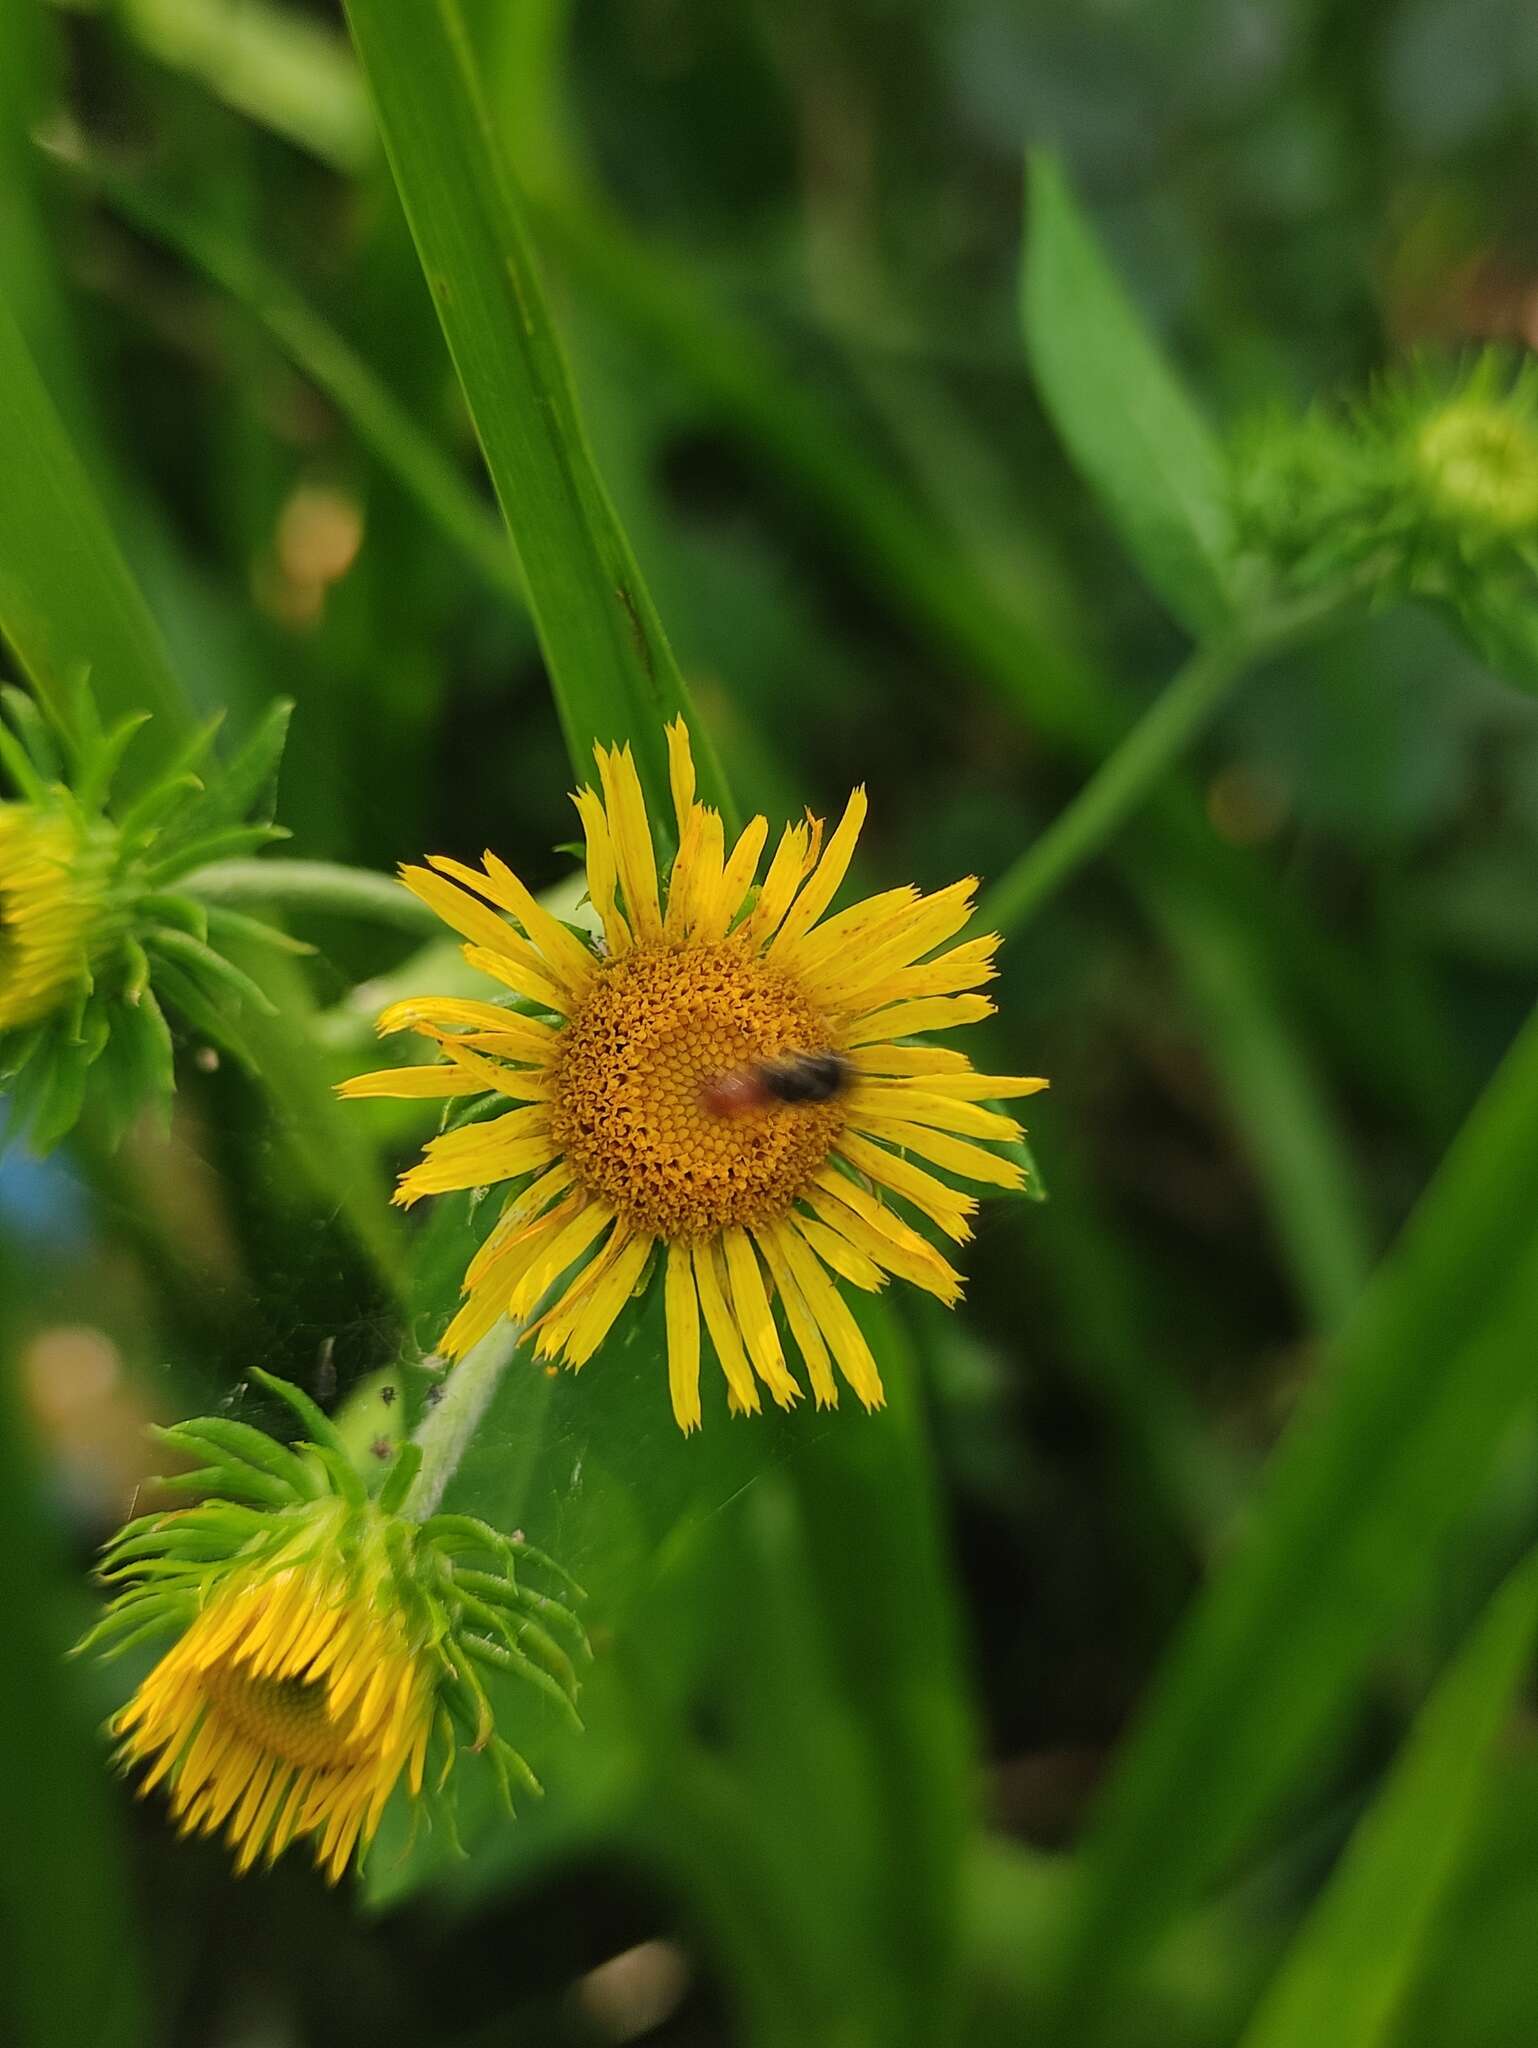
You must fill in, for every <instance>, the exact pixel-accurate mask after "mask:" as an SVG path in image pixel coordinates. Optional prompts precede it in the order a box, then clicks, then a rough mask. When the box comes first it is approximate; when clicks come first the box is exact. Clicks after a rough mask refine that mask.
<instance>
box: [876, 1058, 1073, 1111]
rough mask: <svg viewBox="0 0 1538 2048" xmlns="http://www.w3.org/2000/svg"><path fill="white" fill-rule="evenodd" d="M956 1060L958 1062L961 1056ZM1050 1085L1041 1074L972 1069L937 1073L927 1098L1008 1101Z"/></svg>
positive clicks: (927, 1082) (927, 1086)
mask: <svg viewBox="0 0 1538 2048" xmlns="http://www.w3.org/2000/svg"><path fill="white" fill-rule="evenodd" d="M954 1057H955V1058H957V1059H958V1060H959V1059H961V1058H962V1054H960V1053H957V1054H955V1056H954ZM878 1071H879V1070H878ZM1051 1086H1052V1083H1051V1082H1050V1081H1046V1080H1043V1078H1042V1077H1041V1075H1040V1074H975V1073H973V1072H972V1071H971V1068H970V1067H968V1069H967V1071H966V1072H965V1073H959V1072H958V1073H949V1074H942V1073H934V1074H929V1075H926V1077H925V1080H924V1092H925V1094H926V1095H951V1096H954V1097H955V1098H956V1100H957V1101H958V1102H1007V1101H1008V1100H1009V1099H1010V1098H1011V1097H1012V1096H1016V1095H1039V1094H1040V1093H1041V1091H1042V1090H1043V1088H1050V1087H1051Z"/></svg>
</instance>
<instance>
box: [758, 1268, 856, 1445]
mask: <svg viewBox="0 0 1538 2048" xmlns="http://www.w3.org/2000/svg"><path fill="white" fill-rule="evenodd" d="M753 1237H754V1240H755V1242H756V1243H757V1245H758V1249H759V1251H760V1252H761V1253H762V1254H763V1259H764V1264H765V1265H766V1266H767V1267H768V1268H769V1271H770V1274H771V1276H772V1277H773V1280H774V1284H775V1287H776V1289H777V1291H778V1293H779V1297H780V1300H781V1302H782V1303H783V1304H784V1307H785V1320H786V1322H787V1323H789V1325H790V1333H791V1335H792V1336H793V1337H794V1338H795V1340H796V1348H797V1349H798V1350H799V1351H800V1353H801V1357H802V1360H803V1362H804V1363H805V1366H806V1376H807V1378H808V1379H809V1380H810V1381H811V1383H812V1399H813V1401H814V1402H815V1403H816V1404H817V1406H818V1407H819V1408H836V1407H837V1406H838V1384H837V1382H836V1381H835V1379H834V1377H833V1364H832V1360H831V1359H830V1358H829V1356H828V1347H827V1345H826V1344H825V1343H824V1342H823V1337H822V1332H821V1330H819V1329H818V1327H817V1318H816V1317H815V1316H814V1315H813V1314H812V1312H811V1310H810V1309H809V1308H808V1307H807V1305H806V1297H805V1295H804V1294H803V1293H802V1292H801V1289H800V1287H799V1286H798V1285H797V1282H796V1277H795V1275H794V1274H793V1273H792V1272H791V1270H790V1266H789V1263H788V1262H787V1260H786V1258H785V1254H784V1253H783V1252H782V1251H781V1250H780V1247H779V1245H778V1244H777V1243H776V1241H775V1238H774V1234H773V1232H772V1231H769V1230H766V1229H763V1228H760V1229H757V1230H755V1231H754V1233H753Z"/></svg>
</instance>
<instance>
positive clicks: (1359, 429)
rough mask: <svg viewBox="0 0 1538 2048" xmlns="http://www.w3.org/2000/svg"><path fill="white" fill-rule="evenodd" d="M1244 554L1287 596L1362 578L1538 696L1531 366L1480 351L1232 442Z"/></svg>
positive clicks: (1537, 375) (1371, 589)
mask: <svg viewBox="0 0 1538 2048" xmlns="http://www.w3.org/2000/svg"><path fill="white" fill-rule="evenodd" d="M1235 516H1236V523H1237V526H1238V530H1239V534H1240V538H1241V542H1242V544H1243V545H1244V547H1245V548H1246V549H1247V550H1248V551H1249V552H1250V553H1251V554H1253V555H1257V556H1259V557H1261V558H1262V559H1263V560H1264V561H1265V562H1266V563H1267V564H1268V565H1269V567H1270V570H1271V572H1272V574H1273V575H1274V576H1275V578H1276V579H1277V580H1278V581H1279V582H1280V583H1281V584H1282V585H1283V586H1284V587H1285V588H1290V589H1294V590H1298V589H1309V588H1314V587H1316V586H1319V585H1321V584H1325V583H1328V582H1331V581H1333V580H1336V579H1339V578H1342V577H1346V576H1353V575H1357V576H1360V577H1361V578H1362V581H1363V586H1364V589H1365V590H1366V591H1367V592H1368V593H1369V594H1372V595H1375V596H1378V597H1380V598H1382V597H1403V598H1416V599H1421V600H1424V601H1427V602H1429V603H1432V604H1434V605H1436V606H1438V607H1439V608H1441V609H1443V610H1445V611H1446V612H1448V613H1449V614H1450V615H1451V617H1452V618H1453V619H1454V621H1455V622H1456V623H1457V624H1458V626H1459V627H1460V628H1461V629H1462V631H1463V632H1464V633H1465V634H1466V635H1467V637H1468V638H1469V639H1470V640H1471V641H1472V642H1473V643H1474V645H1475V646H1476V647H1477V648H1478V650H1479V652H1480V653H1481V655H1482V656H1483V657H1484V658H1485V659H1486V660H1487V661H1489V662H1490V664H1491V665H1492V666H1493V667H1494V668H1496V669H1498V670H1500V671H1501V672H1502V673H1504V674H1506V675H1509V676H1510V677H1512V678H1513V679H1514V680H1516V681H1519V682H1522V683H1525V684H1527V685H1529V686H1533V685H1535V684H1538V623H1535V622H1538V612H1535V610H1534V600H1535V599H1538V365H1535V364H1533V363H1532V362H1531V361H1528V362H1523V363H1521V364H1518V363H1516V362H1515V361H1514V359H1513V358H1512V357H1511V356H1510V355H1509V353H1508V352H1506V351H1504V350H1501V349H1486V350H1483V351H1481V352H1480V353H1479V354H1478V355H1477V356H1474V357H1473V358H1471V359H1470V360H1468V361H1466V362H1465V363H1463V364H1461V365H1459V366H1457V367H1454V368H1448V367H1446V366H1438V365H1436V364H1433V363H1430V362H1418V363H1415V364H1412V365H1411V366H1410V367H1408V368H1407V369H1405V370H1402V371H1400V372H1397V373H1395V374H1394V375H1391V376H1388V377H1385V378H1384V379H1382V381H1381V382H1380V383H1379V384H1378V385H1376V386H1375V387H1374V389H1373V390H1372V391H1371V392H1370V393H1369V394H1368V395H1367V397H1365V398H1364V399H1361V400H1360V401H1358V402H1357V403H1355V404H1353V405H1350V406H1346V407H1341V408H1335V409H1331V408H1326V407H1323V406H1316V407H1314V408H1312V409H1311V410H1310V411H1309V412H1307V413H1305V414H1304V415H1303V416H1302V417H1296V416H1293V415H1287V414H1282V413H1274V414H1272V415H1271V416H1269V417H1267V418H1265V419H1263V420H1261V421H1259V422H1258V423H1256V424H1255V425H1253V426H1252V427H1250V428H1249V429H1248V430H1247V431H1246V432H1244V433H1242V434H1241V435H1240V437H1239V438H1238V441H1237V443H1236V448H1235Z"/></svg>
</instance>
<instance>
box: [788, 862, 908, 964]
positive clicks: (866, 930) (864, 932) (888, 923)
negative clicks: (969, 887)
mask: <svg viewBox="0 0 1538 2048" xmlns="http://www.w3.org/2000/svg"><path fill="white" fill-rule="evenodd" d="M920 900H921V899H920V897H919V892H918V890H917V889H915V888H914V887H913V886H912V884H911V883H904V885H903V886H902V887H901V888H900V889H884V890H883V891H882V892H881V894H880V895H879V896H864V897H862V898H861V899H860V901H859V902H858V903H851V904H850V906H849V908H848V909H847V910H840V911H839V912H838V913H837V914H836V915H835V916H833V917H830V918H826V919H825V920H824V921H823V923H821V924H820V925H819V926H818V927H817V929H816V931H814V932H809V933H808V934H807V936H806V937H805V938H804V939H803V940H802V941H801V943H800V945H799V946H798V947H797V948H796V972H797V973H798V974H800V975H801V976H803V977H804V978H810V977H811V976H812V975H813V974H814V973H815V972H816V970H818V969H819V968H825V967H827V966H828V964H829V963H830V962H835V963H843V962H844V961H845V960H846V959H847V957H848V949H849V948H850V947H852V946H854V945H856V944H858V945H859V947H860V948H861V949H862V951H863V949H864V948H866V947H868V946H875V945H880V944H882V943H883V942H884V941H885V940H886V939H888V938H890V937H891V936H893V934H894V931H895V930H896V929H897V928H899V927H900V925H901V923H902V920H903V918H904V915H905V913H907V912H910V911H912V910H913V908H914V907H915V905H917V904H918V903H919V901H920Z"/></svg>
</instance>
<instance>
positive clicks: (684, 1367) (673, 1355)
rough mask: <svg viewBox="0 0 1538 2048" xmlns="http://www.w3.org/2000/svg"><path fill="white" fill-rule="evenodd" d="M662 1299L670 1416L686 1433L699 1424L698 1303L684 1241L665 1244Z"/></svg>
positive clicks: (690, 1262) (692, 1270)
mask: <svg viewBox="0 0 1538 2048" xmlns="http://www.w3.org/2000/svg"><path fill="white" fill-rule="evenodd" d="M666 1301H667V1325H668V1391H669V1393H670V1394H671V1395H672V1398H673V1418H674V1420H675V1421H676V1422H677V1424H678V1426H679V1428H680V1429H681V1430H682V1431H683V1432H684V1434H685V1435H686V1436H687V1435H688V1433H689V1431H690V1430H692V1429H698V1428H699V1426H700V1303H699V1296H698V1294H697V1293H696V1292H695V1287H694V1262H693V1260H692V1259H691V1258H690V1256H689V1247H688V1246H687V1245H686V1244H680V1243H675V1244H670V1245H669V1246H668V1269H667V1285H666Z"/></svg>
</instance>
